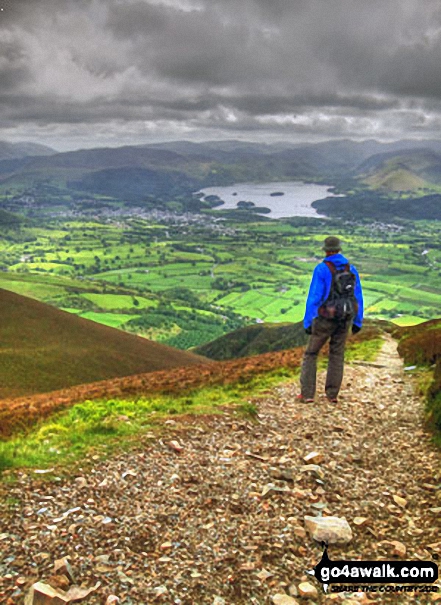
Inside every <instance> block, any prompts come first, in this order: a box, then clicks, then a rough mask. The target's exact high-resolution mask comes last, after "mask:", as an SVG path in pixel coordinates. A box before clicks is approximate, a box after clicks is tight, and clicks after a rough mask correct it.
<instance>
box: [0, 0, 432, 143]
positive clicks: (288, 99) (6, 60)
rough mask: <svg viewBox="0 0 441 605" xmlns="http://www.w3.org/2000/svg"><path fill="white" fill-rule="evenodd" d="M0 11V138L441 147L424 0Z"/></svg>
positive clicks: (18, 1) (106, 0)
mask: <svg viewBox="0 0 441 605" xmlns="http://www.w3.org/2000/svg"><path fill="white" fill-rule="evenodd" d="M3 6H4V9H5V10H4V11H3V12H2V13H0V85H1V86H0V109H1V126H2V127H3V130H4V132H5V137H4V138H7V136H9V137H11V136H12V137H14V136H15V137H18V138H20V137H21V138H23V137H24V136H25V135H26V132H39V133H41V136H43V137H45V136H46V137H47V140H49V139H50V138H52V139H53V140H54V141H55V140H57V138H58V140H60V141H61V140H62V139H63V137H70V138H71V139H72V132H73V130H72V129H73V128H74V127H75V129H76V132H78V133H80V132H83V131H84V133H86V134H85V137H86V138H85V139H84V140H85V141H86V143H87V144H89V143H88V142H87V140H86V139H87V133H88V136H89V139H90V144H93V143H94V141H93V138H94V135H95V134H97V136H98V134H99V136H100V137H102V136H104V135H103V132H104V131H105V129H106V128H107V132H109V133H110V130H111V129H112V135H110V134H109V137H110V136H112V137H113V138H114V139H115V140H116V139H117V137H118V134H119V135H120V136H121V138H122V139H123V138H124V137H125V136H126V135H127V133H130V136H134V137H138V139H139V141H141V140H144V139H145V138H146V137H148V136H154V137H157V138H161V133H162V134H163V135H164V137H165V138H170V137H173V134H174V133H175V134H176V136H182V135H183V134H185V135H186V136H187V135H188V136H189V137H192V136H194V137H198V136H199V137H200V136H204V134H205V133H209V132H210V131H212V132H215V133H216V135H219V136H222V133H223V132H225V133H226V134H227V135H228V136H229V137H231V136H232V133H234V132H236V133H237V134H238V135H240V134H241V133H259V132H262V133H266V136H271V135H272V134H273V135H274V136H275V137H276V136H277V137H279V136H281V135H283V136H297V135H298V136H301V137H304V138H308V137H310V138H313V137H325V136H326V137H333V136H354V137H363V136H378V137H383V136H384V137H397V136H408V135H412V133H418V135H419V136H420V135H421V133H423V134H426V135H427V136H434V134H436V135H437V134H439V135H441V126H440V124H441V120H440V116H441V10H440V7H439V3H438V2H437V1H434V0H422V1H420V2H418V3H416V2H414V0H371V1H370V2H366V1H365V0H327V1H326V2H323V1H321V0H271V1H269V0H241V1H240V2H237V0H64V1H63V2H60V1H59V0H32V1H29V0H14V1H12V0H5V1H4V2H3ZM137 133H138V134H137ZM127 136H128V135H127ZM143 137H144V139H143ZM0 138H3V135H1V134H0ZM72 140H73V139H72Z"/></svg>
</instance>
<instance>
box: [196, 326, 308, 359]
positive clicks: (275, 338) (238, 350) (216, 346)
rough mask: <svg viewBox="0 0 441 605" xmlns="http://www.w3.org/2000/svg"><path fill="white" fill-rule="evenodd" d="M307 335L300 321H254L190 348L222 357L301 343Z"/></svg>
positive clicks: (248, 354) (281, 348)
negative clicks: (258, 322) (262, 322)
mask: <svg viewBox="0 0 441 605" xmlns="http://www.w3.org/2000/svg"><path fill="white" fill-rule="evenodd" d="M307 339H308V337H307V336H306V334H305V331H304V329H303V324H302V322H299V323H295V324H292V323H283V324H282V323H277V324H271V323H264V324H254V325H252V326H247V327H245V328H239V329H238V330H235V331H234V332H230V333H229V334H225V335H224V336H221V337H220V338H217V339H216V340H213V341H211V342H208V343H206V344H204V345H201V346H200V347H196V348H195V349H193V351H194V352H195V353H198V354H199V355H204V356H205V357H209V358H210V359H216V360H219V361H221V360H226V359H236V358H239V357H249V356H251V355H259V354H261V353H270V352H274V351H283V350H284V349H292V348H294V347H300V346H302V345H304V344H305V343H306V341H307Z"/></svg>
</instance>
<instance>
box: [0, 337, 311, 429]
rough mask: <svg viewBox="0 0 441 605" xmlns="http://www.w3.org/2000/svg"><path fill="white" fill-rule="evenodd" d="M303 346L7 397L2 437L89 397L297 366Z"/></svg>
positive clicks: (185, 387)
mask: <svg viewBox="0 0 441 605" xmlns="http://www.w3.org/2000/svg"><path fill="white" fill-rule="evenodd" d="M302 354H303V350H302V349H301V348H298V349H291V350H289V351H279V352H277V353H264V354H262V355H256V356H255V357H245V358H242V359H235V360H232V361H219V362H208V363H206V364H203V365H198V366H193V367H185V368H184V367H182V368H176V369H174V370H173V371H170V370H163V371H160V372H151V373H149V374H140V375H138V376H127V377H125V378H114V379H113V380H106V381H102V382H96V383H94V384H84V385H80V386H76V387H72V388H69V389H64V390H62V391H56V392H53V393H45V394H40V395H33V396H29V397H20V398H17V399H4V400H3V401H0V438H5V437H8V436H10V435H11V434H12V433H13V432H15V431H17V430H21V429H26V428H27V427H30V426H32V425H33V424H35V423H36V422H38V421H39V420H41V419H43V418H47V417H48V416H50V415H51V414H53V413H55V412H57V411H60V410H62V409H65V408H67V407H69V406H71V405H73V404H74V403H78V402H80V401H85V400H88V399H92V400H93V399H112V398H116V399H121V398H124V397H133V396H136V395H140V396H142V395H149V394H151V393H155V392H156V393H157V392H162V393H182V392H185V391H189V390H192V389H196V388H198V387H201V386H209V385H213V384H231V383H234V382H240V381H244V380H248V379H250V378H251V377H252V376H254V375H256V374H260V373H263V372H268V371H270V370H273V369H276V368H282V367H285V368H296V367H298V366H299V365H300V362H301V360H302Z"/></svg>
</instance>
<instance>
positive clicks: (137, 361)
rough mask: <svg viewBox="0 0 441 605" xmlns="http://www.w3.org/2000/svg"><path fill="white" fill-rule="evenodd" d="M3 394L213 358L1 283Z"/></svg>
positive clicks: (0, 389)
mask: <svg viewBox="0 0 441 605" xmlns="http://www.w3.org/2000/svg"><path fill="white" fill-rule="evenodd" d="M0 317H1V321H0V398H5V397H18V396H23V395H28V394H34V393H45V392H49V391H54V390H57V389H64V388H67V387H71V386H74V385H79V384H83V383H90V382H94V381H98V380H107V379H111V378H115V377H122V376H129V375H132V374H139V373H145V372H153V371H156V370H166V369H171V368H178V367H181V366H189V365H194V364H200V363H208V362H209V360H207V359H204V358H202V357H199V356H197V355H195V354H193V353H189V352H186V351H178V350H177V349H173V348H171V347H168V346H165V345H162V344H159V343H156V342H152V341H150V340H147V339H144V338H141V337H139V336H135V335H132V334H128V333H126V332H122V331H120V330H116V329H114V328H109V327H107V326H104V325H101V324H98V323H95V322H93V321H88V320H86V319H82V318H80V317H77V316H76V315H73V314H70V313H67V312H64V311H61V310H59V309H55V308H53V307H51V306H49V305H46V304H44V303H41V302H38V301H36V300H33V299H30V298H27V297H25V296H20V295H19V294H15V293H13V292H9V291H6V290H2V289H0Z"/></svg>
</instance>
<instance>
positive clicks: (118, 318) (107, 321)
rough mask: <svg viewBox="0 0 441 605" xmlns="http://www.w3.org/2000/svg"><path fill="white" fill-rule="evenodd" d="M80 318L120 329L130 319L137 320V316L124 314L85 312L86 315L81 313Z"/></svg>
mask: <svg viewBox="0 0 441 605" xmlns="http://www.w3.org/2000/svg"><path fill="white" fill-rule="evenodd" d="M80 317H84V319H90V320H91V321H96V322H97V323H100V324H104V325H105V326H110V327H111V328H120V327H121V326H123V325H124V324H126V323H127V322H128V321H130V320H131V319H137V318H138V317H139V315H134V314H133V315H132V314H126V313H95V312H94V311H87V312H86V313H81V315H80Z"/></svg>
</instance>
